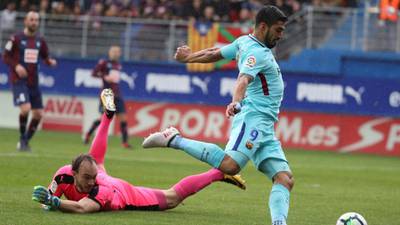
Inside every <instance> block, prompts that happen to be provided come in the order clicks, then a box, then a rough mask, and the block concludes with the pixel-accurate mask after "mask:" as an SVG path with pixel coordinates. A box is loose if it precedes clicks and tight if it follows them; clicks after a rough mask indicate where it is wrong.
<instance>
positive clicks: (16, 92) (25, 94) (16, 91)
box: [12, 80, 43, 109]
mask: <svg viewBox="0 0 400 225" xmlns="http://www.w3.org/2000/svg"><path fill="white" fill-rule="evenodd" d="M12 92H13V100H14V105H15V106H19V105H22V104H24V103H30V104H31V108H32V109H43V100H42V92H41V91H40V90H39V87H28V85H27V84H26V81H24V80H19V81H17V82H16V83H15V84H12Z"/></svg>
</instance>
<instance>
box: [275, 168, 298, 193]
mask: <svg viewBox="0 0 400 225" xmlns="http://www.w3.org/2000/svg"><path fill="white" fill-rule="evenodd" d="M274 183H278V184H282V185H283V186H285V187H286V188H287V189H288V190H289V191H291V190H292V189H293V187H294V178H293V175H292V174H291V173H289V172H279V173H278V174H277V175H275V177H274Z"/></svg>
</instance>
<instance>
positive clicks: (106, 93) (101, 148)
mask: <svg viewBox="0 0 400 225" xmlns="http://www.w3.org/2000/svg"><path fill="white" fill-rule="evenodd" d="M100 97H101V102H102V104H103V107H104V113H103V115H102V116H101V121H100V125H99V129H98V130H97V133H96V136H95V137H94V139H93V142H92V145H91V147H90V151H89V154H90V155H91V156H93V158H94V159H95V160H96V162H97V164H98V166H100V167H103V169H104V166H103V164H104V157H105V154H106V151H107V141H108V128H109V127H110V123H111V121H112V118H113V116H114V112H115V105H114V94H113V93H112V91H111V89H104V90H103V91H102V92H101V96H100Z"/></svg>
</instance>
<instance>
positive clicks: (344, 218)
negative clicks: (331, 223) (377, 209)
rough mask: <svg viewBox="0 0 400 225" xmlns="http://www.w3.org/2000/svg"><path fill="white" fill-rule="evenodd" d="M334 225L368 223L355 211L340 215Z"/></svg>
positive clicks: (364, 224)
mask: <svg viewBox="0 0 400 225" xmlns="http://www.w3.org/2000/svg"><path fill="white" fill-rule="evenodd" d="M336 225H368V224H367V221H366V220H365V219H364V217H363V216H361V215H360V214H358V213H356V212H348V213H345V214H343V215H341V216H340V217H339V219H338V221H337V222H336Z"/></svg>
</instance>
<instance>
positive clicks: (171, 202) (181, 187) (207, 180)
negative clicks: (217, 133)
mask: <svg viewBox="0 0 400 225" xmlns="http://www.w3.org/2000/svg"><path fill="white" fill-rule="evenodd" d="M217 181H222V182H226V183H229V184H232V185H235V186H237V187H238V188H240V189H242V190H245V189H246V185H245V181H244V180H243V179H242V178H241V177H240V175H234V176H231V175H226V174H224V173H222V172H221V171H220V170H218V169H211V170H209V171H207V172H205V173H201V174H196V175H191V176H187V177H185V178H183V179H182V180H180V181H179V182H178V183H176V184H175V185H174V186H173V187H172V188H170V189H168V190H163V191H162V192H163V193H164V195H165V197H166V204H167V209H171V208H175V207H176V206H178V205H179V203H181V202H182V201H183V200H184V199H186V198H187V197H189V196H191V195H194V194H196V193H197V192H199V191H201V190H202V189H204V188H205V187H207V186H208V185H210V184H212V183H214V182H217Z"/></svg>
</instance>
